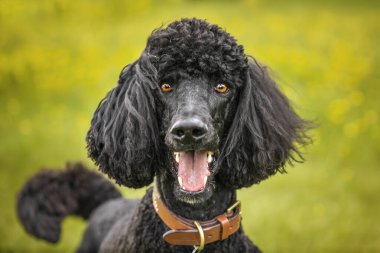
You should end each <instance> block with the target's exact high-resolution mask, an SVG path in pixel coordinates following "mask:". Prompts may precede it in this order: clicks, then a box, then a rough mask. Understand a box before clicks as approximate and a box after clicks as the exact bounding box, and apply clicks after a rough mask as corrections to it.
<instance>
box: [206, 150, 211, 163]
mask: <svg viewBox="0 0 380 253" xmlns="http://www.w3.org/2000/svg"><path fill="white" fill-rule="evenodd" d="M207 162H208V163H211V162H212V153H211V152H208V153H207Z"/></svg>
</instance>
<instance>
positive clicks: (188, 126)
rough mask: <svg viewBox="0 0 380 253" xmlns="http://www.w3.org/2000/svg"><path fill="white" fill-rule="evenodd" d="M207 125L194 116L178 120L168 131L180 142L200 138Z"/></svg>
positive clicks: (203, 134)
mask: <svg viewBox="0 0 380 253" xmlns="http://www.w3.org/2000/svg"><path fill="white" fill-rule="evenodd" d="M207 130H208V129H207V125H206V124H205V123H203V122H202V121H201V120H199V119H196V118H190V119H184V120H179V121H177V122H175V123H174V125H173V126H172V128H171V130H170V133H171V134H172V135H173V137H174V139H176V140H179V141H182V142H193V141H199V140H201V139H202V138H203V137H204V136H205V135H206V133H207Z"/></svg>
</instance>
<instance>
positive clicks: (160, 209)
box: [153, 186, 241, 250]
mask: <svg viewBox="0 0 380 253" xmlns="http://www.w3.org/2000/svg"><path fill="white" fill-rule="evenodd" d="M153 205H154V209H155V210H156V212H157V214H158V216H159V217H160V218H161V220H162V221H163V222H164V223H165V224H166V225H167V226H168V227H169V228H170V229H171V230H169V231H167V232H166V233H165V234H164V235H163V238H164V240H165V241H166V242H168V243H170V244H173V245H193V246H196V245H197V246H198V248H199V250H202V249H203V246H204V245H205V244H209V243H212V242H215V241H219V240H224V239H226V238H228V237H229V236H230V235H232V234H233V233H235V232H236V231H238V229H239V228H240V220H241V211H240V202H239V201H237V202H236V203H235V204H233V205H232V206H231V207H230V208H228V209H227V211H226V212H225V213H223V214H221V215H219V216H217V217H216V218H214V219H212V220H208V221H195V220H190V219H186V218H183V217H180V216H178V215H176V214H174V213H173V212H172V211H170V210H169V209H168V208H167V207H166V206H165V204H164V203H163V201H162V199H161V196H160V194H159V193H158V190H157V189H156V186H154V187H153Z"/></svg>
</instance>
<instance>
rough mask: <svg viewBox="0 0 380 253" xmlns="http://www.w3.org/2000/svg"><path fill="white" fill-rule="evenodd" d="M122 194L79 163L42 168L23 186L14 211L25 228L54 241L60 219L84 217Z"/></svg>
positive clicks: (59, 231) (40, 236) (57, 233)
mask: <svg viewBox="0 0 380 253" xmlns="http://www.w3.org/2000/svg"><path fill="white" fill-rule="evenodd" d="M119 197H121V194H120V192H119V191H118V190H117V189H116V188H115V187H114V186H113V185H112V184H110V182H108V181H106V180H105V179H104V178H103V177H102V176H101V175H99V174H98V173H95V172H91V171H89V170H86V169H85V167H84V166H83V165H82V164H79V163H76V164H68V165H67V168H66V170H64V171H58V170H42V171H41V172H39V173H38V174H36V175H35V176H33V177H32V178H31V179H30V180H29V181H28V182H27V183H26V184H25V186H24V187H23V189H22V190H21V192H20V193H19V195H18V199H17V214H18V218H19V220H20V221H21V223H22V224H23V226H24V228H25V230H26V231H27V232H29V233H31V234H33V235H35V236H36V237H37V238H41V239H45V240H46V241H49V242H57V241H58V240H59V238H60V235H61V222H62V220H63V218H64V217H65V216H67V215H69V214H73V215H78V216H81V217H83V218H85V219H87V218H88V217H89V215H90V214H91V212H92V211H93V210H94V209H95V208H97V207H98V206H100V205H102V204H103V203H104V202H106V201H108V200H111V199H114V198H119Z"/></svg>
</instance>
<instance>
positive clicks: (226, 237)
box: [17, 19, 310, 253]
mask: <svg viewBox="0 0 380 253" xmlns="http://www.w3.org/2000/svg"><path fill="white" fill-rule="evenodd" d="M308 126H309V122H307V121H305V120H303V119H301V118H300V117H299V116H297V114H296V113H295V112H294V111H293V109H292V107H291V105H290V103H289V101H288V99H287V98H286V97H285V96H284V95H283V94H282V93H281V92H280V91H279V89H278V87H277V86H276V84H275V82H274V81H273V80H272V79H271V78H270V77H269V75H268V71H267V69H266V67H264V66H262V65H260V64H259V63H257V62H256V60H255V59H253V58H252V57H249V56H247V55H246V54H245V53H244V50H243V47H242V46H241V45H238V44H237V43H236V40H235V39H234V38H233V37H232V36H231V35H230V34H228V33H227V32H225V31H224V30H222V29H221V28H220V27H218V26H217V25H211V24H209V23H207V22H206V21H204V20H199V19H182V20H180V21H176V22H173V23H171V24H169V25H168V26H167V27H166V28H160V29H157V30H155V31H154V32H153V33H152V34H151V36H150V37H149V39H148V42H147V46H146V48H145V50H144V51H143V52H142V54H141V57H140V58H139V59H138V60H137V61H135V62H133V63H132V64H130V65H128V66H127V67H125V68H124V69H123V70H122V72H121V74H120V78H119V82H118V84H117V86H116V87H115V88H114V89H112V90H111V91H110V92H109V93H108V94H107V96H106V97H105V99H104V100H103V101H102V102H101V103H100V105H99V107H98V108H97V110H96V112H95V113H94V117H93V119H92V121H91V128H90V130H89V131H88V135H87V139H86V140H87V143H88V151H89V156H90V157H91V158H92V159H93V160H94V161H95V162H96V164H97V165H99V167H100V170H101V171H102V172H104V173H105V174H107V175H108V176H110V177H111V178H113V179H115V180H116V182H117V183H118V184H121V185H124V186H127V187H132V188H139V187H143V186H147V185H149V184H151V183H152V182H153V181H155V182H154V186H153V187H152V188H150V189H148V190H147V192H146V194H145V196H144V197H143V198H142V199H141V200H126V199H123V198H122V197H121V194H120V193H119V192H118V191H117V190H116V188H114V186H112V184H111V183H109V182H108V181H106V180H105V179H103V178H102V177H101V176H100V175H98V174H97V173H95V172H91V171H89V170H86V169H85V168H84V167H83V166H82V165H80V164H74V165H70V166H69V168H68V169H67V170H65V171H51V170H50V171H49V170H47V171H43V172H41V173H39V174H37V175H36V176H35V177H34V178H32V179H31V180H30V181H29V182H28V183H27V184H26V185H25V187H24V188H23V190H22V191H21V193H20V195H19V198H18V209H17V211H18V216H19V218H20V221H21V222H22V224H23V225H24V227H25V229H26V230H27V231H28V232H29V233H31V234H33V235H35V236H37V237H39V238H43V239H45V240H47V241H50V242H56V241H58V240H59V236H60V223H61V221H62V219H63V218H64V217H65V216H66V215H69V214H74V215H79V216H82V217H84V218H88V219H89V225H88V227H87V230H86V232H85V233H84V236H83V240H82V243H81V245H80V246H79V248H78V249H77V252H103V253H109V252H120V253H121V252H129V253H134V252H136V253H141V252H193V251H194V252H196V251H202V252H259V249H258V248H257V247H256V246H255V245H254V244H253V243H252V242H251V241H250V240H249V239H248V237H247V236H246V235H245V234H244V232H243V229H242V227H241V225H240V219H241V212H240V203H239V202H238V201H237V199H236V190H237V189H239V188H242V187H248V186H251V185H252V184H255V183H258V182H260V181H261V180H263V179H266V178H267V177H269V176H270V175H273V174H275V173H276V172H277V171H280V172H283V171H284V169H283V168H284V165H285V164H286V163H287V162H291V161H302V160H303V158H302V156H301V154H300V151H299V148H300V147H301V146H304V145H305V144H307V143H308V142H309V140H310V138H309V137H308V135H307V134H306V131H307V129H308Z"/></svg>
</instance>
